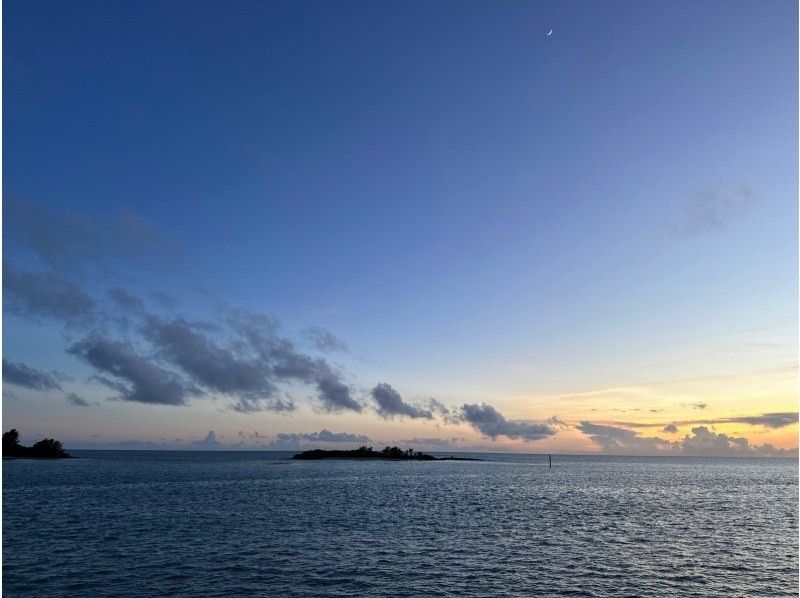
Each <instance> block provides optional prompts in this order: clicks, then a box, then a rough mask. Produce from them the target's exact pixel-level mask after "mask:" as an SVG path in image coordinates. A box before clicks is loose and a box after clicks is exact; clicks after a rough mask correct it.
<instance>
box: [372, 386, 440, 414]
mask: <svg viewBox="0 0 800 598" xmlns="http://www.w3.org/2000/svg"><path fill="white" fill-rule="evenodd" d="M370 395H371V396H372V398H373V400H374V401H375V403H376V404H377V405H378V415H380V416H381V417H382V418H384V419H392V418H393V417H394V416H395V415H399V416H406V417H410V418H413V419H417V418H424V419H432V418H433V414H432V413H431V412H430V411H428V410H426V409H420V408H419V407H415V406H413V405H410V404H408V403H406V402H404V401H403V398H402V397H401V396H400V393H398V392H397V391H396V390H395V389H394V388H392V387H391V386H390V385H389V384H386V383H385V382H381V383H380V384H378V385H377V386H376V387H375V388H373V389H372V391H371V393H370Z"/></svg>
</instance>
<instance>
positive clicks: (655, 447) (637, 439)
mask: <svg viewBox="0 0 800 598" xmlns="http://www.w3.org/2000/svg"><path fill="white" fill-rule="evenodd" d="M577 428H578V430H580V431H581V432H583V433H584V434H586V435H587V436H589V438H591V439H592V441H593V442H594V443H595V444H597V445H599V446H600V448H602V449H603V451H604V452H609V453H619V452H622V453H647V454H653V453H657V452H659V451H664V450H669V449H670V447H671V443H670V442H669V441H668V440H663V439H662V438H649V437H641V436H639V434H638V433H637V432H634V431H633V430H626V429H625V428H617V427H615V426H607V425H603V424H593V423H591V422H588V421H583V422H581V423H580V424H578V426H577Z"/></svg>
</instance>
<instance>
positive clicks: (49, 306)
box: [3, 262, 95, 321]
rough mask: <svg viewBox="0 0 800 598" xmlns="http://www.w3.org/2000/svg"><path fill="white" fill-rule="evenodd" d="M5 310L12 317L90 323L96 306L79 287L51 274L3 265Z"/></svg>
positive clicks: (5, 263)
mask: <svg viewBox="0 0 800 598" xmlns="http://www.w3.org/2000/svg"><path fill="white" fill-rule="evenodd" d="M3 299H4V308H5V309H6V310H7V311H8V312H9V313H12V314H15V315H18V316H23V317H28V318H40V317H48V318H55V319H59V320H64V321H81V320H82V321H87V320H89V319H90V318H91V317H92V314H93V311H94V307H95V302H94V299H92V298H91V297H90V296H89V295H87V294H86V293H84V292H83V291H82V290H81V289H80V288H79V287H78V286H77V285H75V284H73V283H71V282H69V281H67V280H64V279H62V278H60V277H59V276H58V275H56V274H53V273H51V272H24V271H20V270H17V269H16V268H15V267H14V266H12V265H11V264H10V263H8V262H4V264H3Z"/></svg>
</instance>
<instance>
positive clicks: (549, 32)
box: [547, 29, 553, 37]
mask: <svg viewBox="0 0 800 598" xmlns="http://www.w3.org/2000/svg"><path fill="white" fill-rule="evenodd" d="M551 35H553V30H552V29H551V30H550V31H548V32H547V36H548V37H549V36H551Z"/></svg>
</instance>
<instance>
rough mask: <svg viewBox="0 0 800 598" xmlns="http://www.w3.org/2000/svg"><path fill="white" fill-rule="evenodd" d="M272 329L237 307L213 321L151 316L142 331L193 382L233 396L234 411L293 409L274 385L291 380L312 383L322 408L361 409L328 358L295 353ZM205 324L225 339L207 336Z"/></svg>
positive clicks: (267, 321)
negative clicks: (201, 323) (219, 320)
mask: <svg viewBox="0 0 800 598" xmlns="http://www.w3.org/2000/svg"><path fill="white" fill-rule="evenodd" d="M276 329H277V323H276V322H275V321H274V320H272V319H270V318H267V317H266V316H262V315H259V314H252V313H249V312H244V311H242V310H237V311H235V312H233V313H232V314H230V316H229V317H228V318H227V319H226V320H225V321H223V322H220V323H217V324H215V325H199V324H197V323H190V322H188V321H187V320H185V319H183V318H174V319H171V320H163V319H160V318H156V317H154V316H150V317H148V318H147V321H146V323H145V326H144V327H143V333H144V336H145V338H146V339H147V340H148V341H150V343H151V344H152V345H153V347H154V348H155V349H156V351H157V352H158V355H159V357H160V358H161V359H163V360H165V361H166V362H168V363H170V364H172V365H174V366H175V367H177V368H178V369H180V370H181V371H182V372H183V373H184V374H185V375H187V376H188V377H189V378H190V379H191V380H192V382H193V383H194V384H196V385H197V386H201V387H204V388H206V389H208V390H209V391H214V392H219V393H223V394H226V395H229V396H231V397H234V398H235V399H236V400H235V402H234V403H233V405H232V408H233V409H234V410H235V411H238V412H241V413H246V412H253V411H263V410H272V411H284V412H285V411H291V410H293V409H294V403H293V402H292V401H291V400H286V399H281V398H278V394H279V385H280V384H283V383H292V382H301V383H304V384H312V385H314V386H315V387H316V389H317V397H318V398H319V400H320V402H321V404H322V406H323V408H324V409H325V410H327V411H341V410H345V409H347V410H352V411H361V408H362V407H361V405H360V404H359V403H358V402H357V401H355V400H354V399H353V398H352V395H351V391H350V387H349V386H348V385H347V384H345V383H344V382H343V381H342V379H341V376H340V375H339V373H338V372H336V370H334V368H333V367H332V366H331V365H330V364H329V363H328V362H327V361H325V360H324V359H321V358H313V357H311V356H309V355H305V354H303V353H300V352H299V351H297V350H296V349H295V347H294V344H293V343H292V342H291V341H289V340H288V339H286V338H283V337H281V336H279V335H278V334H277V331H276ZM208 330H214V331H215V332H216V334H217V337H218V338H221V339H227V342H224V344H223V343H221V342H219V341H216V340H212V339H211V338H210V337H209V336H208V334H207V331H208Z"/></svg>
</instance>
